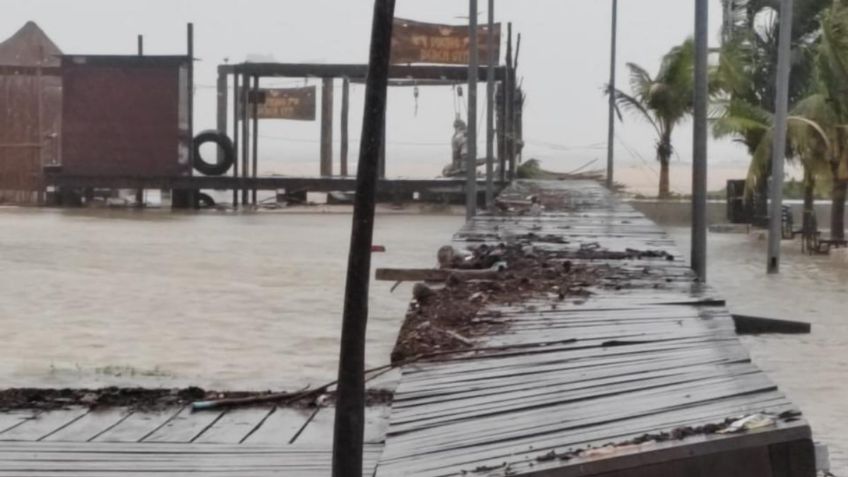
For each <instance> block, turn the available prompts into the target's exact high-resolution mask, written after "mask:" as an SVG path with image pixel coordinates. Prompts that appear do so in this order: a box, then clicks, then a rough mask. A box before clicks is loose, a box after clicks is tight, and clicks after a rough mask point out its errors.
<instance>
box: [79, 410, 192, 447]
mask: <svg viewBox="0 0 848 477" xmlns="http://www.w3.org/2000/svg"><path fill="white" fill-rule="evenodd" d="M181 410H182V409H181V408H173V409H167V410H159V411H138V412H134V413H132V414H130V415H129V416H128V417H127V418H126V419H124V420H122V421H121V422H119V423H117V424H116V425H115V426H114V427H112V428H111V429H108V430H106V431H105V432H103V433H102V434H99V435H97V436H95V437H94V439H93V441H94V442H127V443H129V442H141V440H142V439H144V438H145V437H146V436H148V435H150V434H151V433H153V432H154V431H155V430H156V429H159V428H160V427H162V426H164V425H165V423H167V422H168V421H169V420H171V419H173V418H174V417H175V416H176V415H177V414H178V413H179V412H181Z"/></svg>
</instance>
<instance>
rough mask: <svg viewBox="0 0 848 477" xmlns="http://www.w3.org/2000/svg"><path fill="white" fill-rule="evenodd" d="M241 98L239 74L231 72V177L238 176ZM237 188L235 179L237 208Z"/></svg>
mask: <svg viewBox="0 0 848 477" xmlns="http://www.w3.org/2000/svg"><path fill="white" fill-rule="evenodd" d="M240 98H241V91H240V89H239V75H238V73H233V151H234V152H235V157H234V158H233V178H234V179H238V177H239V157H238V156H239V99H240ZM238 193H239V189H238V182H237V181H236V182H235V183H234V185H233V208H234V209H238V206H239V200H238V199H239V194H238Z"/></svg>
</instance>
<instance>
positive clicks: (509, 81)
mask: <svg viewBox="0 0 848 477" xmlns="http://www.w3.org/2000/svg"><path fill="white" fill-rule="evenodd" d="M513 80H514V78H513V76H512V23H508V24H507V40H506V80H505V81H504V103H505V105H504V115H505V116H506V118H505V119H506V121H504V126H505V131H504V136H505V137H506V142H505V147H506V162H507V168H508V172H507V180H510V181H512V180H513V179H515V157H513V156H512V150H513V149H512V141H513V134H514V132H515V131H514V126H515V123H514V122H513V119H514V116H513V114H512V109H513V107H514V106H515V100H514V97H515V95H514V94H513V93H514V91H515V85H514V84H513Z"/></svg>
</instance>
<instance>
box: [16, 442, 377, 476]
mask: <svg viewBox="0 0 848 477" xmlns="http://www.w3.org/2000/svg"><path fill="white" fill-rule="evenodd" d="M380 450H381V446H379V445H377V446H372V445H369V446H366V448H365V454H364V457H365V469H364V471H363V474H362V475H363V476H370V475H372V474H373V472H374V466H375V464H376V461H377V457H378V456H379V453H380ZM330 465H331V451H330V448H329V447H328V446H326V445H319V446H286V447H280V446H247V445H237V446H232V445H229V446H228V445H215V444H204V445H197V444H109V443H48V442H38V443H30V442H16V443H2V445H0V477H13V476H14V477H29V476H44V477H52V476H63V477H83V476H85V477H91V476H93V475H96V476H99V477H118V476H121V477H125V476H153V475H155V476H168V477H182V476H199V475H215V476H220V477H241V476H245V477H266V476H267V477H270V476H280V475H287V476H298V477H326V476H328V475H330Z"/></svg>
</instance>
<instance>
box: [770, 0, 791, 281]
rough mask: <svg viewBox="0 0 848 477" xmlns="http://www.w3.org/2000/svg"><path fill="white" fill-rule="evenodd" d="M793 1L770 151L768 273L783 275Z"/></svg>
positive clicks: (783, 11)
mask: <svg viewBox="0 0 848 477" xmlns="http://www.w3.org/2000/svg"><path fill="white" fill-rule="evenodd" d="M792 10H793V2H792V0H781V2H780V38H779V43H778V54H777V87H776V90H775V91H776V95H775V104H774V137H773V140H774V142H773V143H772V147H771V154H772V156H771V210H770V211H769V240H768V273H779V272H780V241H781V240H782V234H781V227H782V225H783V224H782V216H783V210H782V209H783V161H784V158H785V156H786V121H787V114H788V109H789V73H790V60H791V58H790V56H791V54H792V14H793V11H792Z"/></svg>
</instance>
